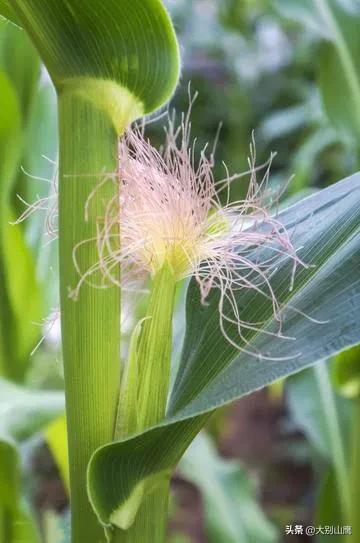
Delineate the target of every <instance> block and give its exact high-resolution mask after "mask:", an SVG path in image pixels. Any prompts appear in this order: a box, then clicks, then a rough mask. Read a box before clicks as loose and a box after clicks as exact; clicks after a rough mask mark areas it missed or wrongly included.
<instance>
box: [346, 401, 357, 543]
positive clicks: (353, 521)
mask: <svg viewBox="0 0 360 543" xmlns="http://www.w3.org/2000/svg"><path fill="white" fill-rule="evenodd" d="M350 450H351V465H350V493H351V509H350V522H349V524H350V525H351V526H352V535H351V536H349V538H348V540H349V541H352V543H360V516H359V501H360V398H356V399H355V400H354V403H353V424H352V433H351V449H350Z"/></svg>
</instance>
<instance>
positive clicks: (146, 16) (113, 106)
mask: <svg viewBox="0 0 360 543" xmlns="http://www.w3.org/2000/svg"><path fill="white" fill-rule="evenodd" d="M10 5H11V7H12V8H13V10H14V12H15V13H16V14H17V16H18V19H19V20H20V21H21V23H22V25H23V26H24V28H25V29H26V30H27V31H28V33H29V34H30V36H31V37H32V39H33V42H34V43H35V45H36V46H37V48H38V50H39V52H40V55H41V57H42V59H43V61H44V62H45V65H46V67H47V69H48V70H49V73H50V75H51V77H52V79H53V81H54V83H55V86H56V88H57V90H58V93H59V94H62V93H67V92H74V93H75V94H78V95H79V96H82V97H83V98H85V99H88V100H90V101H91V102H93V103H94V104H96V105H97V106H98V107H99V108H100V109H101V110H103V111H105V112H106V113H108V114H109V115H110V117H111V118H112V121H113V123H114V124H115V126H116V127H117V128H118V131H120V128H123V126H124V123H125V124H127V123H128V122H130V121H132V120H134V119H135V118H137V117H140V116H142V115H143V114H145V113H149V112H151V111H153V110H155V109H157V108H158V107H160V106H161V105H162V104H164V103H165V102H166V101H167V100H168V99H169V98H170V96H171V94H172V92H173V90H174V88H175V86H176V83H177V79H178V74H179V53H178V46H177V41H176V37H175V34H174V31H173V27H172V24H171V21H170V19H169V17H168V15H167V13H166V11H165V9H164V7H163V5H162V3H161V1H160V0H122V1H121V2H120V1H118V0H105V1H103V2H98V0H88V1H87V2H74V1H71V0H42V1H39V0H10Z"/></svg>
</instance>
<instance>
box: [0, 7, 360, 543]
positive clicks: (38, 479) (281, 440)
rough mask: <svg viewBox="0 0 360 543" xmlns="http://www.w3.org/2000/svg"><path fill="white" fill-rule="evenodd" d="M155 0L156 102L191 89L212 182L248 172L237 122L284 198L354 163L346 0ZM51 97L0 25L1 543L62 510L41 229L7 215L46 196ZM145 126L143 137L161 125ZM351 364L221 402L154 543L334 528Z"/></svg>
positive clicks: (271, 538)
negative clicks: (168, 79)
mask: <svg viewBox="0 0 360 543" xmlns="http://www.w3.org/2000/svg"><path fill="white" fill-rule="evenodd" d="M166 4H167V6H168V8H169V10H170V12H171V14H172V17H173V20H174V22H175V27H176V30H177V33H178V36H179V40H180V44H181V51H182V76H181V81H180V84H179V88H178V90H177V93H176V95H175V97H174V99H173V101H172V103H171V105H170V106H169V108H170V109H171V108H173V107H174V108H175V109H176V110H177V111H186V110H187V108H188V102H189V97H188V92H189V91H188V85H189V82H191V91H192V92H195V91H197V92H198V93H199V96H198V98H197V100H196V103H195V105H194V107H193V111H192V126H193V135H194V136H196V138H197V141H198V143H197V148H198V149H201V148H202V147H204V146H205V144H206V143H207V142H209V143H210V145H211V144H212V142H213V141H214V140H215V139H216V134H217V131H218V129H219V126H220V125H221V131H220V138H219V142H218V145H217V149H216V167H215V176H216V178H223V177H224V176H225V175H226V169H225V166H224V165H226V167H227V168H228V169H229V171H230V173H235V172H242V171H245V170H247V156H248V151H249V143H250V141H251V134H252V131H254V135H255V141H256V149H257V156H258V163H259V164H260V163H263V162H265V161H266V160H267V159H268V158H269V155H270V153H271V152H272V151H276V153H277V156H276V158H275V160H274V162H273V167H272V176H271V183H272V185H273V186H274V187H283V186H285V185H286V183H287V182H288V181H289V180H290V179H291V181H290V183H289V185H288V187H287V191H286V195H285V197H286V198H299V197H300V196H303V195H305V194H307V193H308V192H310V191H314V190H317V189H319V188H321V187H324V186H326V185H328V184H330V183H332V182H334V181H336V180H339V179H341V178H343V177H345V176H346V175H348V174H350V173H353V172H354V171H355V170H357V169H358V165H359V159H360V153H359V141H360V139H359V135H360V134H359V133H360V63H359V59H360V55H359V53H360V40H359V37H358V30H357V29H358V28H359V24H360V6H359V3H358V2H357V0H327V1H326V0H223V1H222V2H217V1H216V0H193V1H191V0H167V1H166ZM55 103H56V101H55V95H54V90H53V88H52V86H51V83H50V81H49V78H48V76H47V74H46V72H45V70H44V69H43V67H41V66H40V63H39V60H38V56H37V54H36V52H35V51H34V49H33V48H32V46H31V44H30V43H29V41H28V39H27V38H26V36H25V34H24V33H23V32H22V31H21V30H20V29H19V28H17V27H16V26H14V25H12V24H9V23H6V22H4V21H0V178H1V191H0V377H1V378H2V380H1V381H0V398H1V400H2V403H0V407H1V408H2V413H3V412H4V417H5V415H6V420H7V421H9V420H10V421H11V423H9V422H7V423H6V424H5V423H2V424H0V483H1V484H0V543H12V541H15V540H17V539H21V538H23V540H24V541H27V543H33V542H36V543H37V542H38V541H40V537H42V539H43V540H44V541H46V543H54V542H57V541H61V537H62V536H61V534H62V533H63V531H64V526H65V525H66V518H67V511H68V498H67V491H66V488H67V466H66V449H65V425H64V420H63V418H61V417H60V418H57V417H58V416H59V415H60V414H61V412H62V400H61V394H60V396H59V395H58V394H57V393H56V392H51V393H50V392H45V391H46V390H50V389H51V390H52V391H54V390H56V389H59V390H61V389H62V367H61V351H60V342H59V325H58V321H57V320H56V319H55V318H53V317H51V315H52V314H53V312H54V311H55V316H56V308H57V305H58V303H57V281H56V277H57V258H56V253H57V248H56V241H52V242H51V243H50V237H51V236H49V235H48V234H49V232H48V233H47V232H46V230H49V229H51V224H46V221H45V212H43V213H42V214H41V213H35V214H30V217H29V218H28V219H27V220H26V221H25V222H21V223H16V224H10V223H14V221H16V219H17V218H18V217H19V216H21V214H22V213H23V212H24V211H26V210H27V209H29V208H28V207H27V205H26V204H25V203H24V202H28V203H30V204H31V203H34V202H35V203H37V204H36V206H37V207H39V208H40V211H41V210H43V211H44V210H45V209H46V207H48V205H49V203H46V202H45V201H43V200H42V199H43V198H46V197H47V196H48V195H49V194H53V191H54V186H53V179H54V176H55V175H56V158H57V136H56V123H57V119H56V106H55ZM148 133H149V135H150V137H151V138H152V140H153V141H154V143H155V144H158V145H160V144H161V142H162V141H163V135H164V133H163V129H162V122H161V120H160V121H159V122H154V123H150V124H149V126H148ZM245 190H246V181H245V180H244V181H239V182H237V183H234V184H233V186H232V187H231V198H232V199H238V198H241V197H242V195H243V194H244V192H245ZM19 196H20V198H19ZM50 203H51V202H50ZM29 210H30V211H31V208H30V209H29ZM179 319H180V320H181V315H180V316H179ZM130 320H131V319H130ZM130 324H131V323H130ZM127 328H128V327H127V326H125V328H124V330H125V334H126V330H127ZM179 336H181V330H180V331H179V334H178V335H177V334H175V338H176V339H177V342H179V341H178V340H179ZM359 373H360V352H359V349H358V348H357V349H353V350H351V351H348V352H345V353H342V354H341V355H340V356H339V357H338V358H337V359H336V360H333V361H328V363H323V364H320V365H319V366H318V367H317V368H316V369H309V370H306V371H305V372H302V373H301V374H299V375H296V376H293V377H291V378H289V379H287V380H286V382H281V383H276V384H275V385H273V386H271V387H269V388H268V389H266V390H263V391H260V392H258V393H255V394H253V395H251V397H248V398H243V399H241V400H240V401H239V402H237V404H236V405H234V406H232V407H227V408H224V409H222V410H220V411H219V412H218V414H217V415H216V417H215V418H214V419H212V421H211V423H210V425H209V427H208V428H207V433H206V434H205V433H204V434H202V435H201V436H200V437H199V439H197V440H196V441H195V443H194V444H193V445H192V446H191V447H190V449H189V451H188V453H187V454H186V456H185V457H184V459H183V461H182V462H181V464H180V466H179V469H178V471H177V474H176V477H175V478H174V483H173V491H174V492H173V501H172V504H171V508H172V520H171V526H170V535H169V541H171V543H205V542H209V543H240V542H241V543H272V542H279V541H282V540H285V539H286V538H285V526H286V525H290V524H293V525H295V524H300V525H301V524H303V525H306V524H317V525H320V524H321V525H326V524H337V523H339V524H346V511H347V508H348V507H349V501H350V502H351V500H352V497H351V496H349V490H348V484H347V482H348V477H349V470H348V465H349V455H350V449H351V446H350V434H351V431H350V428H351V418H352V412H353V411H354V409H358V402H359V400H358V397H359V391H360V384H359V383H360V381H359ZM10 381H11V382H12V383H13V384H10ZM15 383H16V384H15ZM9 387H10V388H9ZM43 394H45V395H47V396H45V397H44V396H43ZM45 401H46V402H50V405H51V408H50V409H48V410H46V413H45V412H44V402H45ZM11 417H12V418H11ZM14 417H15V418H14ZM4 420H5V419H4ZM50 420H52V422H51V424H50V425H49V421H50ZM30 422H32V424H30ZM23 428H28V430H27V431H25V432H24V431H22V429H23ZM31 510H33V512H35V513H34V515H33V517H34V518H35V519H36V522H34V520H33V517H32V516H31V515H30V513H29V511H31ZM19 526H20V527H21V530H23V532H21V533H20V535H19V532H18V531H17V530H19ZM38 526H40V531H39V528H38ZM40 532H41V534H42V535H41V536H40ZM20 536H21V537H20ZM16 538H17V539H16ZM305 539H307V538H306V536H305V535H301V534H299V535H294V536H292V540H293V541H304V540H305ZM321 539H322V537H321V536H318V537H317V538H316V540H317V541H321ZM332 540H333V541H342V539H341V538H340V537H339V538H336V536H333V539H332Z"/></svg>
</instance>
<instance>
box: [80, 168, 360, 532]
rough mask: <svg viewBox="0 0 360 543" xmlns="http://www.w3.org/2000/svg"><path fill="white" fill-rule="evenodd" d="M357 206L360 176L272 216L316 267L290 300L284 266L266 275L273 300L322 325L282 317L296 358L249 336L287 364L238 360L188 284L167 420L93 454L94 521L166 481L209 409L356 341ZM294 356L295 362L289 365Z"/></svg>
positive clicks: (279, 345)
mask: <svg viewBox="0 0 360 543" xmlns="http://www.w3.org/2000/svg"><path fill="white" fill-rule="evenodd" d="M359 203H360V175H359V174H356V175H354V176H352V177H350V178H348V179H346V180H344V181H343V182H340V183H338V184H336V185H333V186H332V187H330V188H328V189H325V190H323V191H321V192H320V193H317V194H315V195H313V196H311V197H309V198H307V199H305V200H303V201H301V202H299V203H298V204H295V205H294V206H292V207H291V208H289V209H288V210H286V211H284V212H283V214H282V215H280V218H281V220H283V222H284V224H286V226H287V227H288V228H292V229H294V232H293V236H294V237H295V238H296V240H297V241H300V240H302V243H304V242H305V241H306V243H304V248H303V252H305V255H303V257H305V258H304V259H305V261H306V260H307V258H308V259H309V261H311V262H313V263H316V264H317V266H316V267H313V268H308V269H307V270H304V271H303V273H304V275H303V276H302V277H301V276H300V278H299V276H298V279H295V285H294V289H293V291H292V293H289V288H288V287H289V281H288V279H289V271H290V270H289V269H287V268H286V266H287V264H286V263H284V264H283V267H284V269H281V266H279V269H278V271H277V272H276V274H274V276H273V278H272V281H273V282H274V281H276V284H277V285H278V288H277V294H278V295H280V294H281V296H283V298H282V301H284V297H285V298H286V300H287V302H288V303H291V304H293V305H295V306H296V308H297V309H298V310H300V311H304V312H307V313H308V314H309V313H311V316H312V317H316V318H317V319H321V320H323V321H324V323H323V324H316V323H314V322H312V321H311V320H309V319H307V318H306V317H305V316H303V315H301V314H300V313H298V312H295V311H290V310H289V309H288V310H287V314H286V315H285V316H286V319H285V323H284V325H285V331H286V332H287V333H289V335H293V336H294V335H295V337H296V336H297V341H298V342H299V341H300V342H301V345H302V352H301V350H299V344H296V341H294V340H293V341H291V340H284V339H280V338H276V337H271V336H264V338H262V339H261V340H259V337H258V336H256V337H255V338H253V341H256V342H257V346H258V347H259V348H260V347H261V348H262V349H264V348H266V349H271V352H272V353H274V352H276V353H277V355H278V357H280V358H282V357H285V358H286V357H288V359H287V360H272V361H271V360H262V361H261V360H256V358H255V357H254V356H250V355H248V354H245V353H240V354H239V352H238V351H236V350H235V349H234V348H233V347H231V345H230V344H227V343H226V340H225V339H224V338H223V336H222V334H221V330H220V327H219V322H218V315H216V311H215V309H216V298H214V300H210V304H209V305H208V306H201V305H198V301H196V299H195V298H194V297H195V296H196V295H197V294H196V288H197V287H196V285H194V284H192V285H191V286H190V289H189V295H188V323H187V326H188V330H187V335H186V338H185V347H184V354H183V359H182V363H181V365H180V369H179V377H178V382H177V384H175V386H174V389H173V394H172V396H171V397H170V411H169V414H168V418H167V419H166V420H165V421H163V422H162V423H161V424H160V425H158V426H157V427H155V428H153V429H150V430H148V431H146V432H144V433H143V434H140V435H137V436H134V437H132V438H129V439H128V440H125V441H120V442H115V443H112V444H109V445H106V446H104V447H102V448H100V449H98V450H97V451H96V452H95V453H94V455H93V456H92V459H91V461H90V464H89V468H88V493H89V496H90V500H91V503H92V505H93V507H94V510H95V511H96V513H97V515H98V518H99V519H100V521H101V522H103V523H105V524H106V523H108V522H109V518H110V516H111V513H112V512H113V511H114V510H116V509H117V508H119V507H120V508H121V506H122V504H124V503H126V501H127V500H129V498H130V497H131V495H132V493H133V491H134V489H135V488H136V487H137V485H139V484H140V483H141V481H144V480H149V479H151V478H152V479H153V480H156V478H158V480H159V481H160V480H161V478H162V477H164V476H168V473H169V472H171V470H173V469H174V466H175V465H176V463H177V462H178V461H179V459H180V458H181V456H182V454H183V453H184V451H185V450H186V448H187V447H188V445H189V444H190V443H191V441H192V439H193V438H194V437H195V435H196V434H197V433H198V431H199V430H200V429H201V427H202V426H203V425H204V424H205V422H206V420H207V419H208V417H209V416H210V415H211V412H212V411H213V410H214V409H216V408H217V407H219V406H220V405H224V404H226V403H228V402H230V401H232V400H234V399H236V398H238V397H240V396H242V395H244V394H247V393H249V392H252V391H253V390H255V389H258V388H261V387H263V386H265V385H267V384H269V383H271V382H272V381H274V380H276V379H278V378H280V377H284V376H285V375H289V374H292V373H296V372H297V371H300V370H301V369H302V368H304V367H306V366H309V365H311V364H314V363H315V362H316V361H318V360H319V359H321V358H324V357H327V356H329V355H331V354H333V353H335V352H337V351H340V350H342V349H343V348H345V347H346V346H347V345H349V344H355V343H358V342H359V341H360V322H359V318H358V315H359V311H360V278H359V274H358V269H359V264H360V235H359V234H360V206H359ZM214 296H216V295H215V294H214ZM245 296H246V295H245ZM289 296H290V299H288V298H289ZM194 300H195V301H194ZM267 303H268V304H269V303H270V302H269V301H268V302H267ZM314 304H315V305H316V307H315V306H314ZM265 305H266V304H265ZM241 307H242V308H243V309H244V307H246V304H243V305H242V306H241ZM251 307H253V308H255V310H258V309H256V305H255V304H253V305H252V306H251V304H250V305H249V306H248V310H249V308H250V309H251ZM260 311H261V312H262V313H263V314H264V313H266V312H267V311H269V309H268V308H266V306H264V305H262V306H261V307H260ZM270 313H271V312H269V315H270ZM324 313H326V315H325V316H326V321H327V322H325V319H324ZM206 323H209V324H206ZM271 325H272V323H271V322H270V321H269V327H271ZM305 338H306V342H305ZM261 342H264V343H263V344H262V343H261ZM294 353H296V354H298V353H299V355H298V356H297V357H294V358H291V355H293V354H294ZM300 353H301V354H300ZM203 356H204V357H206V365H205V366H204V365H203V360H202V357H203ZM199 367H200V371H199ZM201 368H202V370H201ZM204 368H205V369H206V370H207V371H205V369H204ZM182 376H184V377H182ZM199 381H200V387H199ZM124 466H126V470H125V469H124Z"/></svg>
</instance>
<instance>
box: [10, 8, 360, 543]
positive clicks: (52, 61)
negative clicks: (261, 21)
mask: <svg viewBox="0 0 360 543" xmlns="http://www.w3.org/2000/svg"><path fill="white" fill-rule="evenodd" d="M0 13H1V14H2V15H3V16H4V17H7V18H8V19H10V21H12V23H14V24H16V25H18V26H20V27H22V28H23V29H24V31H25V32H27V34H28V35H29V37H30V38H31V40H32V41H33V43H34V45H35V46H36V48H37V50H38V52H39V54H40V56H41V58H42V60H43V62H44V64H45V66H46V68H47V69H48V71H49V74H50V76H51V78H52V81H53V83H54V86H55V88H56V91H57V98H58V113H59V202H58V210H59V211H58V212H59V245H60V253H59V258H60V296H61V326H62V341H63V358H64V372H65V395H66V416H67V427H68V449H69V450H68V452H69V466H70V493H71V541H72V543H80V542H84V541H86V542H89V543H92V542H93V543H99V542H102V543H103V542H105V541H110V542H113V543H125V542H126V543H130V542H140V541H143V542H150V541H151V542H156V543H161V542H163V541H165V537H166V521H167V508H168V497H169V483H170V478H171V475H172V473H173V470H174V469H175V466H176V465H177V463H178V462H179V460H180V459H181V457H182V455H183V453H184V451H185V450H186V448H187V447H188V446H189V444H190V443H191V442H192V440H193V439H194V437H195V436H196V435H197V433H198V432H199V431H200V430H201V428H202V427H203V426H204V425H205V423H206V422H207V420H208V419H209V417H210V416H211V414H212V413H213V412H214V411H215V410H216V409H217V408H218V407H220V406H222V405H224V404H226V403H229V402H231V401H233V400H235V399H236V398H238V397H240V396H242V395H244V394H248V393H250V392H252V391H254V390H255V389H258V388H260V387H263V386H265V385H267V384H268V383H270V382H272V381H274V380H276V379H278V378H280V377H284V376H286V375H290V374H292V373H295V372H297V371H299V370H300V369H302V368H304V367H306V366H310V365H312V364H314V363H315V362H317V361H319V360H321V359H324V358H326V357H328V356H330V355H332V354H334V353H337V352H339V351H341V350H343V349H344V348H346V347H350V346H352V345H354V344H356V343H358V342H359V341H360V320H359V316H358V315H359V305H360V296H359V294H360V283H359V279H358V273H357V269H358V266H359V262H360V229H359V223H360V211H359V203H360V177H359V175H358V174H355V175H353V176H352V177H349V178H347V179H345V180H343V181H341V182H339V183H337V184H335V185H333V186H331V187H330V188H327V189H324V190H322V191H320V192H319V193H317V194H315V195H313V196H311V197H309V198H306V199H304V200H302V201H301V202H299V203H297V204H295V205H293V206H291V207H289V208H287V209H285V210H283V211H281V213H279V214H277V213H276V211H274V210H273V208H272V207H271V202H270V203H269V202H267V201H266V200H265V197H264V192H265V189H266V186H267V181H268V169H265V175H264V178H263V180H262V181H261V182H260V183H259V182H258V181H257V177H256V173H257V169H256V165H255V150H254V146H253V145H252V147H251V157H250V183H249V190H248V194H247V197H246V198H245V199H244V200H243V201H241V202H236V203H232V204H229V205H225V206H222V205H221V204H220V199H219V197H218V194H219V192H221V190H224V189H226V187H227V186H228V185H229V183H230V182H232V181H233V180H234V179H235V178H236V176H235V177H231V176H230V175H227V176H226V178H225V179H224V180H220V181H214V178H213V174H212V168H213V155H212V153H210V154H208V155H206V152H205V151H203V152H202V153H201V154H200V157H199V159H198V160H197V161H195V160H193V155H195V152H196V149H195V147H194V146H193V145H192V143H191V133H190V125H191V123H190V119H189V116H186V115H185V116H184V117H183V118H182V120H181V121H180V126H179V128H176V126H175V124H174V121H171V122H170V124H169V127H168V130H167V136H166V143H165V146H164V150H163V152H162V153H160V152H158V151H156V150H155V149H154V148H153V147H152V146H151V144H150V142H149V141H148V140H147V139H146V137H144V135H143V133H142V130H141V129H140V128H139V127H138V126H135V127H131V123H133V122H134V121H136V120H138V119H140V118H142V117H143V116H145V115H147V114H149V113H151V112H152V111H155V110H157V109H158V108H159V107H161V106H162V105H164V104H165V103H166V102H167V101H168V99H169V98H170V96H171V95H172V93H173V91H174V89H175V87H176V84H177V81H178V76H179V49H178V45H177V41H176V37H175V34H174V30H173V27H172V24H171V21H170V19H169V17H168V15H167V13H166V11H165V9H164V7H163V5H162V3H161V2H160V1H159V0H132V1H131V2H130V1H129V0H121V1H119V0H118V1H115V0H103V1H102V2H98V1H97V0H88V2H86V3H83V2H78V1H77V2H75V0H46V1H45V0H8V1H7V0H1V1H0ZM186 279H187V280H189V285H188V289H187V295H186V302H185V303H186V332H185V338H184V343H183V348H182V355H181V359H180V361H179V363H178V364H176V361H175V359H172V356H171V353H172V321H173V314H174V307H175V295H176V291H177V288H178V286H179V285H180V284H181V283H182V282H184V280H186ZM139 283H140V284H141V285H143V284H144V283H145V284H147V285H148V286H149V291H150V294H149V297H148V305H147V309H146V313H145V316H144V318H142V319H140V320H139V322H137V323H136V324H135V326H134V329H133V331H132V335H131V341H130V346H129V352H128V356H127V359H126V362H125V363H123V364H121V363H120V337H121V336H120V330H121V327H120V325H121V305H120V302H121V294H122V292H123V291H125V290H126V289H129V288H131V289H135V292H136V289H137V287H138V285H139ZM172 372H173V378H171V373H172ZM350 514H351V513H350Z"/></svg>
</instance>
